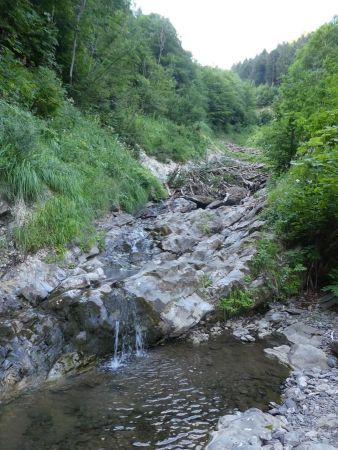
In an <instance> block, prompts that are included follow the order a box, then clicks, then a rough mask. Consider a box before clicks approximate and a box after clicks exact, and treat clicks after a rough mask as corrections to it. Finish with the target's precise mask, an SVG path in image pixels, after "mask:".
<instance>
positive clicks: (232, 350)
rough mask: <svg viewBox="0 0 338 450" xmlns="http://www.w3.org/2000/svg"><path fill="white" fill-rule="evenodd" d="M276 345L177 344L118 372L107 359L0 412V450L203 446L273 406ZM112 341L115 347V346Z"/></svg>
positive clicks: (226, 340) (281, 371)
mask: <svg viewBox="0 0 338 450" xmlns="http://www.w3.org/2000/svg"><path fill="white" fill-rule="evenodd" d="M273 343H274V342H273V341H261V342H254V343H250V344H243V343H241V342H239V341H236V340H234V339H233V338H231V337H229V336H225V335H222V336H219V337H215V338H212V339H211V340H210V341H208V342H206V343H203V344H200V345H198V346H196V345H195V346H194V345H192V344H191V343H189V342H186V341H183V340H182V341H175V342H171V343H168V344H166V345H163V346H160V347H157V348H154V349H152V350H149V351H148V352H147V353H146V354H144V355H143V356H139V357H135V356H134V357H133V358H131V359H130V360H129V361H127V362H126V364H125V365H121V366H120V367H119V368H118V369H116V368H115V369H113V367H114V366H115V364H114V360H113V359H111V360H106V361H104V362H102V364H101V365H99V366H98V367H96V368H92V369H90V370H89V371H87V372H86V373H82V374H80V375H77V376H74V377H70V378H68V379H66V380H63V381H62V383H61V382H60V383H53V384H47V385H45V386H44V387H42V388H40V389H39V390H32V391H30V392H29V391H27V392H26V393H25V394H23V395H22V396H21V397H19V398H18V399H16V400H14V401H12V402H11V403H9V404H7V405H3V406H2V407H0V448H1V450H80V449H81V450H117V449H124V450H128V449H133V448H135V449H136V448H146V449H158V450H164V449H168V450H169V449H175V450H186V449H196V450H198V449H202V448H203V447H204V445H205V444H206V443H207V442H208V440H209V433H210V431H212V430H213V429H214V428H215V426H216V424H217V421H218V419H219V417H220V416H222V415H224V414H226V413H229V412H231V411H234V409H236V408H238V409H240V410H245V409H247V408H250V407H258V408H262V409H266V408H267V406H268V403H269V401H278V399H279V395H280V384H281V382H282V381H283V380H284V379H285V378H286V377H287V374H288V370H287V368H286V367H284V366H281V365H280V364H278V363H277V362H276V360H273V359H269V358H267V357H266V356H265V354H264V352H263V349H264V348H266V347H268V346H270V345H271V344H273ZM112 344H113V343H112Z"/></svg>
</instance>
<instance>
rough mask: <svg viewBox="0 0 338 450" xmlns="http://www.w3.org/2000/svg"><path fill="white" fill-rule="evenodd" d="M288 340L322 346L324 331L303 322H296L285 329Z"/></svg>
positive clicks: (284, 332)
mask: <svg viewBox="0 0 338 450" xmlns="http://www.w3.org/2000/svg"><path fill="white" fill-rule="evenodd" d="M283 334H284V335H285V336H286V338H287V339H288V341H290V342H293V343H294V344H310V345H313V346H314V347H318V346H320V344H321V342H322V333H321V332H320V331H319V330H317V329H316V328H314V327H310V326H309V325H306V324H304V323H302V322H297V323H294V324H292V325H290V326H288V327H286V328H285V329H284V330H283Z"/></svg>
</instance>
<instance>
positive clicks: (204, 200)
mask: <svg viewBox="0 0 338 450" xmlns="http://www.w3.org/2000/svg"><path fill="white" fill-rule="evenodd" d="M185 199H186V200H188V201H190V202H194V203H196V205H197V207H198V208H205V207H206V206H208V205H210V203H212V202H213V201H215V199H214V198H212V197H208V196H206V195H193V196H191V197H185Z"/></svg>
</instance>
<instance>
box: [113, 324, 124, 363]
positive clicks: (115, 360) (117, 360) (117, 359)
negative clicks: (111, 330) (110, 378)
mask: <svg viewBox="0 0 338 450" xmlns="http://www.w3.org/2000/svg"><path fill="white" fill-rule="evenodd" d="M119 332H120V321H119V320H116V321H115V340H114V357H113V359H112V361H111V362H110V365H111V368H112V369H118V368H119V367H120V366H121V362H122V359H121V356H123V351H122V354H121V356H120V355H119Z"/></svg>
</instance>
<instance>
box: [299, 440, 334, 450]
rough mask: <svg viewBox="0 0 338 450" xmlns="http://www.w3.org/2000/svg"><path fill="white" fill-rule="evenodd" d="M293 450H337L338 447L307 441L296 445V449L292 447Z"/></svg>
mask: <svg viewBox="0 0 338 450" xmlns="http://www.w3.org/2000/svg"><path fill="white" fill-rule="evenodd" d="M294 450H338V447H334V446H333V445H330V444H323V443H320V442H312V441H308V442H303V443H302V444H300V445H297V447H294Z"/></svg>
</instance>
